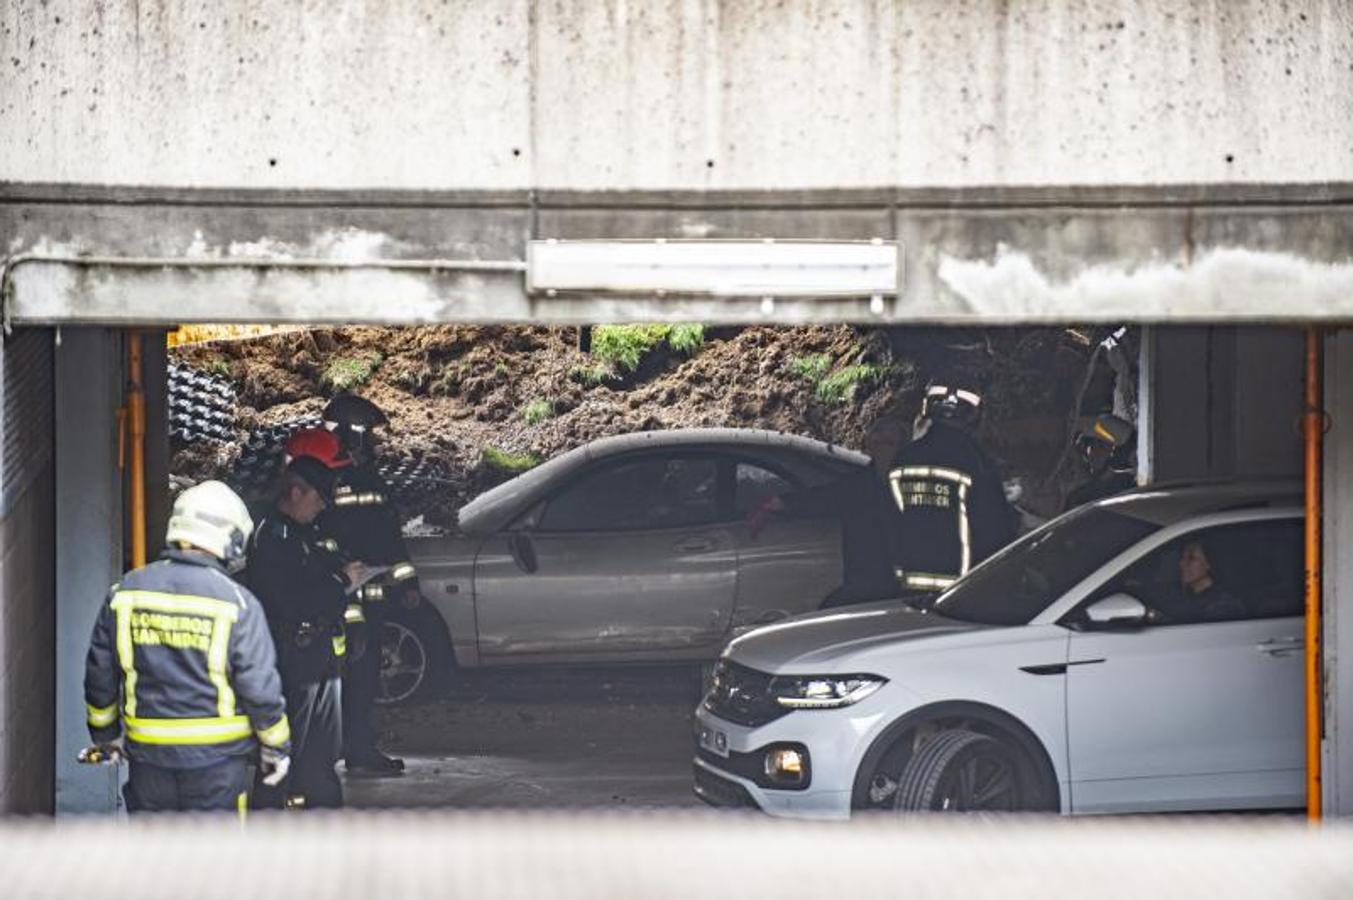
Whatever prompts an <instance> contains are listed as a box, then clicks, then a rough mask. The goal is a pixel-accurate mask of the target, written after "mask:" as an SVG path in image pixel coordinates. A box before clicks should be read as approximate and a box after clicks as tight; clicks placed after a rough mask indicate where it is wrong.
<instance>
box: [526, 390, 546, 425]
mask: <svg viewBox="0 0 1353 900" xmlns="http://www.w3.org/2000/svg"><path fill="white" fill-rule="evenodd" d="M521 417H522V418H523V419H525V420H526V424H527V425H539V424H540V423H541V422H544V421H545V420H546V419H552V418H554V401H552V400H546V399H545V398H543V397H537V398H536V399H534V400H532V401H531V402H530V403H528V404H526V405H525V406H523V407H522V410H521Z"/></svg>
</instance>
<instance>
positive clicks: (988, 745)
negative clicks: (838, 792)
mask: <svg viewBox="0 0 1353 900" xmlns="http://www.w3.org/2000/svg"><path fill="white" fill-rule="evenodd" d="M1022 768H1023V766H1021V765H1020V759H1019V750H1017V749H1016V748H1015V747H1012V746H1010V745H1009V744H1007V743H1005V742H1004V741H1000V740H998V739H996V738H994V737H991V736H990V735H985V734H979V733H978V732H975V731H967V730H965V729H958V728H953V729H947V730H945V731H941V732H939V733H938V734H936V735H935V736H933V737H931V738H930V739H929V740H927V741H926V742H925V743H923V744H922V745H921V746H920V747H918V748H917V749H916V752H915V753H913V754H912V757H911V759H910V760H909V761H908V762H907V765H906V767H905V768H903V770H902V775H901V778H900V779H899V780H898V785H897V793H896V794H895V795H894V797H893V808H894V809H895V810H898V811H899V812H921V811H927V812H1014V811H1016V810H1020V809H1023V808H1025V807H1026V803H1027V800H1028V798H1026V797H1025V793H1026V791H1025V790H1024V785H1023V783H1022V781H1023V779H1022V778H1021V777H1020V771H1021V769H1022Z"/></svg>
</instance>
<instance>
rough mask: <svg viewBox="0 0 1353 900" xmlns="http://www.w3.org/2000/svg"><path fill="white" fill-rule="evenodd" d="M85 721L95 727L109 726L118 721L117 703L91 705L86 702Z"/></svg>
mask: <svg viewBox="0 0 1353 900" xmlns="http://www.w3.org/2000/svg"><path fill="white" fill-rule="evenodd" d="M85 721H87V722H89V724H90V725H91V726H93V727H94V728H107V727H108V726H109V725H112V724H113V723H114V722H116V721H117V703H112V704H111V705H109V706H90V705H89V704H88V703H86V704H85Z"/></svg>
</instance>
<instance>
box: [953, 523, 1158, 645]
mask: <svg viewBox="0 0 1353 900" xmlns="http://www.w3.org/2000/svg"><path fill="white" fill-rule="evenodd" d="M1159 527H1160V526H1158V525H1154V524H1152V523H1150V522H1143V521H1142V520H1141V519H1134V518H1132V517H1130V516H1125V515H1122V514H1121V513H1116V512H1112V511H1110V510H1109V509H1106V508H1103V507H1084V508H1082V509H1080V510H1077V511H1075V512H1072V513H1070V514H1068V515H1065V516H1062V517H1061V518H1059V519H1055V520H1053V521H1052V522H1050V523H1048V524H1047V525H1045V526H1043V527H1042V528H1039V529H1038V530H1036V531H1032V532H1030V533H1029V534H1027V535H1025V536H1024V537H1023V538H1021V539H1019V540H1018V541H1016V542H1015V543H1013V544H1011V545H1010V546H1009V547H1006V548H1005V549H1004V550H1002V551H1001V552H1000V553H998V554H996V555H995V556H993V557H991V559H989V560H987V561H986V562H984V563H983V564H982V565H980V566H978V567H977V568H976V569H973V570H972V571H971V572H970V573H968V575H967V577H966V578H961V579H959V581H958V583H957V584H955V585H954V586H953V587H952V588H950V589H949V590H948V591H946V592H945V593H943V594H941V595H940V596H939V598H938V599H937V600H936V601H935V603H934V605H933V606H931V609H932V610H934V611H935V612H936V613H938V614H939V615H942V616H945V617H947V618H950V619H961V620H963V621H965V622H980V623H981V624H983V625H1024V624H1027V623H1028V622H1029V621H1030V620H1031V619H1033V617H1034V616H1036V615H1038V614H1039V613H1041V612H1042V611H1043V610H1045V609H1047V608H1048V606H1049V605H1050V604H1051V603H1052V602H1053V601H1054V600H1056V599H1057V598H1058V597H1060V596H1062V594H1064V593H1065V592H1066V591H1068V590H1070V589H1071V588H1073V587H1075V586H1076V584H1078V583H1079V582H1080V581H1081V579H1083V578H1085V577H1086V576H1087V575H1089V574H1090V573H1091V572H1093V571H1094V570H1095V569H1097V568H1099V567H1100V566H1101V565H1103V564H1104V563H1106V562H1108V561H1109V560H1110V559H1112V558H1113V557H1114V556H1117V555H1118V554H1119V553H1121V552H1122V551H1124V550H1126V549H1127V548H1128V547H1130V546H1132V545H1133V544H1135V543H1136V542H1137V541H1139V540H1141V539H1142V538H1144V537H1146V536H1147V535H1148V534H1150V533H1151V532H1153V531H1156V530H1157V529H1158V528H1159Z"/></svg>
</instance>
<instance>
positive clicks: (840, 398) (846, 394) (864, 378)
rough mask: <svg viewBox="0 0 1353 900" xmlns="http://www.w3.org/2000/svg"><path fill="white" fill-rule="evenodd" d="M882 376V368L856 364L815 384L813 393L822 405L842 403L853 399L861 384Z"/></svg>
mask: <svg viewBox="0 0 1353 900" xmlns="http://www.w3.org/2000/svg"><path fill="white" fill-rule="evenodd" d="M882 376H883V368H882V367H881V366H876V365H873V364H872V363H858V364H856V365H853V366H846V367H845V368H843V369H838V370H837V371H835V372H832V373H831V374H830V375H827V376H826V377H824V378H822V380H820V381H819V382H818V383H817V387H816V389H815V390H814V393H815V394H816V395H817V399H818V400H821V401H822V402H823V403H843V402H845V401H847V400H852V399H854V397H855V391H856V389H858V388H859V386H860V385H862V384H870V383H872V382H875V381H878V380H879V378H881V377H882Z"/></svg>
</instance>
